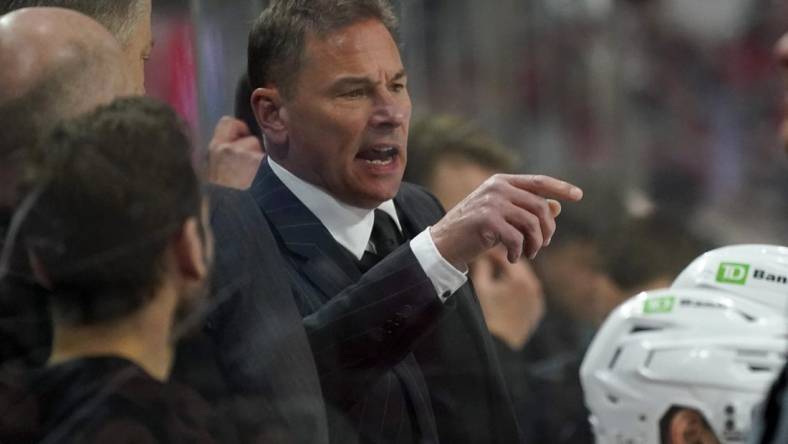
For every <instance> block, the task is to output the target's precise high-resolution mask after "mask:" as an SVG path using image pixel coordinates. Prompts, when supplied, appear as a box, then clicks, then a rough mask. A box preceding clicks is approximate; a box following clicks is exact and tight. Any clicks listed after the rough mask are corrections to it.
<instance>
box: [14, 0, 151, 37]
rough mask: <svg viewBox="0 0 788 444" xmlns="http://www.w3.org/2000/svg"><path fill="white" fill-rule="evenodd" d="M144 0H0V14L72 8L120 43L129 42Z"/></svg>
mask: <svg viewBox="0 0 788 444" xmlns="http://www.w3.org/2000/svg"><path fill="white" fill-rule="evenodd" d="M144 2H145V0H0V15H3V14H6V13H8V12H11V11H13V10H16V9H22V8H30V7H41V6H45V7H53V8H66V9H73V10H75V11H77V12H81V13H82V14H85V15H86V16H88V17H90V18H92V19H93V20H95V21H97V22H99V23H101V24H102V25H103V26H104V27H105V28H107V29H108V30H109V32H111V33H112V35H114V36H115V38H116V39H118V41H119V42H120V43H121V44H122V45H124V46H125V45H126V44H128V43H129V39H130V38H131V35H132V33H133V31H134V28H135V26H136V24H137V21H138V20H139V19H140V17H141V14H142V11H143V5H144V4H145V3H144Z"/></svg>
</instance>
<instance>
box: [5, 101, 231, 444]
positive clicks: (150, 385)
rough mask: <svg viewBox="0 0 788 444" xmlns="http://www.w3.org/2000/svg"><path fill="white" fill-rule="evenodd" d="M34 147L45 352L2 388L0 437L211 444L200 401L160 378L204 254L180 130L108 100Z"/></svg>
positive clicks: (131, 105)
mask: <svg viewBox="0 0 788 444" xmlns="http://www.w3.org/2000/svg"><path fill="white" fill-rule="evenodd" d="M43 143H44V145H45V146H46V147H47V149H48V151H49V152H48V155H47V156H43V157H41V158H39V159H34V160H32V161H31V162H30V164H31V165H30V178H29V179H28V180H26V187H25V188H26V189H27V190H28V191H29V192H30V193H33V194H34V195H35V196H36V198H35V202H34V204H33V206H32V208H31V209H30V211H29V215H28V217H27V219H26V222H25V227H24V232H25V235H24V239H25V246H26V249H27V251H28V254H29V257H30V261H31V263H32V264H33V265H32V266H33V269H34V274H35V276H36V280H37V281H38V282H39V284H40V285H41V286H43V287H44V288H46V289H47V290H48V291H49V300H50V302H51V308H52V322H53V325H54V343H53V347H52V352H51V355H50V357H49V360H48V362H47V366H46V367H45V368H42V369H40V370H36V371H34V372H33V373H32V374H31V375H29V376H28V377H25V378H22V380H23V381H24V383H22V381H20V380H19V379H16V378H14V379H6V380H4V381H3V384H2V388H3V390H0V393H2V394H3V396H0V405H1V406H2V407H0V410H1V411H3V412H4V413H3V415H2V416H3V420H2V422H0V424H2V426H0V440H2V441H4V442H6V441H7V442H43V441H51V442H85V443H99V442H108V441H111V440H118V439H123V440H130V441H134V442H170V443H176V442H184V443H185V442H214V441H213V439H214V436H213V435H212V433H214V434H216V433H219V432H218V430H220V427H221V426H222V423H220V422H218V421H217V419H216V418H215V417H214V416H213V415H212V411H211V408H210V407H209V406H208V405H207V403H205V401H202V400H201V398H200V397H199V395H197V394H196V393H195V392H192V391H190V390H188V389H186V388H185V387H180V386H176V385H173V384H167V383H166V381H167V379H168V375H169V373H170V368H171V366H172V361H173V354H174V347H175V343H176V342H177V340H178V338H179V336H181V335H182V334H183V332H184V327H185V325H184V322H185V321H187V320H189V319H190V318H194V317H196V316H198V315H199V312H200V309H201V308H204V307H202V306H203V305H204V304H205V302H206V300H205V297H206V294H207V293H206V291H205V284H206V279H207V277H208V276H209V274H210V270H211V262H212V255H213V253H212V249H213V246H212V238H211V233H210V228H209V225H208V218H207V215H208V206H207V202H206V200H205V199H204V198H203V197H202V193H201V191H200V180H199V179H198V177H197V174H196V172H195V170H194V168H193V166H192V163H191V156H192V149H191V144H190V141H189V138H188V135H187V130H186V127H185V125H184V124H183V123H182V122H181V121H180V120H179V119H178V118H177V116H176V115H175V112H174V111H173V110H172V109H170V108H169V107H168V106H167V105H165V104H162V103H159V102H157V101H153V100H151V99H146V98H128V99H118V100H116V101H114V102H113V103H111V104H109V105H103V106H100V107H99V108H97V109H96V110H95V111H92V112H89V113H87V114H85V115H83V116H81V117H78V118H75V119H73V120H69V121H65V122H64V123H62V124H60V125H58V126H56V127H55V129H54V130H53V132H52V133H51V135H50V136H49V137H47V138H46V140H45V141H44V142H43ZM191 321H192V323H193V322H194V321H195V319H191ZM214 421H216V422H214ZM216 436H221V435H216ZM217 442H220V441H217Z"/></svg>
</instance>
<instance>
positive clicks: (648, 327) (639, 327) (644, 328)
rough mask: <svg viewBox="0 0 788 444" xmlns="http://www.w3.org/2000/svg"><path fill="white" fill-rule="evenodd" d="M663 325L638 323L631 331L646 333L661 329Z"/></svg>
mask: <svg viewBox="0 0 788 444" xmlns="http://www.w3.org/2000/svg"><path fill="white" fill-rule="evenodd" d="M662 329H663V328H662V327H659V326H654V325H636V326H634V327H632V330H630V331H629V333H630V334H637V333H645V332H650V331H660V330H662Z"/></svg>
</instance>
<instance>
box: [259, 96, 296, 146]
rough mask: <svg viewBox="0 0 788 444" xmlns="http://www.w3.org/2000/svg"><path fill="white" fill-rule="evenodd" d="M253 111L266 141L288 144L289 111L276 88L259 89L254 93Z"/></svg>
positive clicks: (275, 143)
mask: <svg viewBox="0 0 788 444" xmlns="http://www.w3.org/2000/svg"><path fill="white" fill-rule="evenodd" d="M251 101H252V111H253V112H254V116H255V118H256V119H257V123H258V124H259V125H260V129H262V130H263V133H264V134H265V137H266V140H267V141H268V142H270V143H272V144H274V145H284V144H285V142H287V109H286V108H285V106H284V101H283V100H282V96H281V95H280V94H279V90H278V89H277V88H275V87H270V88H257V89H255V90H254V91H253V92H252V98H251Z"/></svg>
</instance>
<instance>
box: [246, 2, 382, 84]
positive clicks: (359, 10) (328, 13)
mask: <svg viewBox="0 0 788 444" xmlns="http://www.w3.org/2000/svg"><path fill="white" fill-rule="evenodd" d="M367 19H374V20H378V21H380V22H381V23H383V25H384V26H385V27H386V28H387V29H388V30H389V32H390V33H391V35H392V38H394V39H395V40H396V38H397V34H396V30H397V26H398V22H397V17H396V15H395V14H394V11H393V10H392V8H391V5H390V4H389V2H388V1H387V0H272V1H271V3H270V4H269V5H268V7H267V8H266V9H265V10H264V11H263V12H262V14H260V16H259V17H258V18H257V20H256V21H255V23H254V26H253V27H252V31H251V32H250V33H249V46H248V63H249V66H248V74H249V81H250V83H251V86H252V88H253V89H254V88H261V87H264V86H266V85H268V84H270V83H273V84H275V85H277V87H279V88H280V89H281V90H282V93H283V95H285V96H292V93H293V92H294V91H293V88H294V85H295V80H296V79H297V78H298V73H299V71H300V68H301V63H302V61H303V57H304V45H305V42H306V36H307V34H316V35H318V36H325V35H326V34H329V33H331V32H333V31H336V30H339V29H342V28H344V27H347V26H350V25H352V24H354V23H358V22H360V21H363V20H367Z"/></svg>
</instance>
